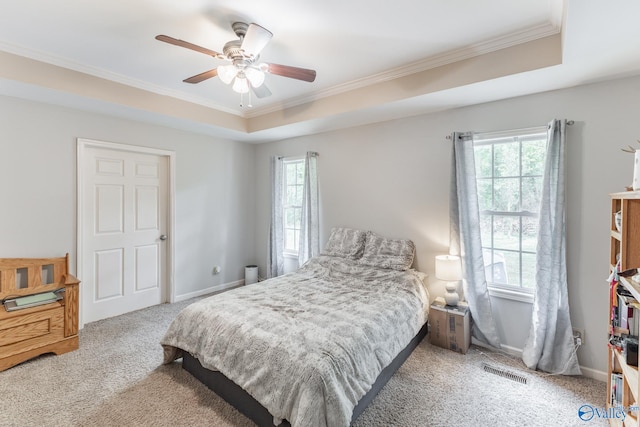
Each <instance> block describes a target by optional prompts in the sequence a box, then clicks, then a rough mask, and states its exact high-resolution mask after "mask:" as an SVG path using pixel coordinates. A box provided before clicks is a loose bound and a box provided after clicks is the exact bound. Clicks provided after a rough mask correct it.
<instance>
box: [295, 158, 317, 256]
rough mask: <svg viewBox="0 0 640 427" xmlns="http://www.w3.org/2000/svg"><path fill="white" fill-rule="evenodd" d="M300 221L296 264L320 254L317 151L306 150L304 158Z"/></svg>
mask: <svg viewBox="0 0 640 427" xmlns="http://www.w3.org/2000/svg"><path fill="white" fill-rule="evenodd" d="M302 194H303V196H302V222H301V226H300V242H299V243H300V246H299V249H298V265H299V266H301V265H302V264H304V263H305V262H307V261H308V260H309V258H312V257H314V256H317V255H319V254H320V218H319V206H318V153H314V152H307V154H306V156H305V159H304V189H303V192H302Z"/></svg>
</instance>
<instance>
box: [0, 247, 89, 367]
mask: <svg viewBox="0 0 640 427" xmlns="http://www.w3.org/2000/svg"><path fill="white" fill-rule="evenodd" d="M68 269H69V255H68V254H67V255H66V256H65V257H59V258H0V300H2V301H3V302H4V301H5V300H7V299H9V298H14V297H20V296H27V295H34V294H39V293H42V292H50V291H58V292H61V294H63V295H64V297H63V298H62V299H61V300H59V301H55V302H50V303H47V304H42V305H38V306H35V307H29V308H23V309H19V310H15V311H7V310H6V309H5V306H4V305H2V306H0V371H3V370H5V369H8V368H10V367H12V366H15V365H17V364H19V363H22V362H24V361H26V360H29V359H31V358H33V357H36V356H39V355H42V354H45V353H55V354H62V353H66V352H69V351H72V350H75V349H77V348H78V346H79V340H78V303H79V286H80V281H79V280H78V279H76V278H75V277H73V276H72V275H70V274H69V273H68ZM62 289H64V291H62ZM62 292H63V293H62Z"/></svg>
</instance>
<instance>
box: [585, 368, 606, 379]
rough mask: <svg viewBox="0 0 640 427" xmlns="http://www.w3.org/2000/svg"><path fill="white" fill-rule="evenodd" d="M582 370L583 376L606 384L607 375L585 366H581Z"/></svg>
mask: <svg viewBox="0 0 640 427" xmlns="http://www.w3.org/2000/svg"><path fill="white" fill-rule="evenodd" d="M580 370H581V371H582V376H584V377H588V378H593V379H594V380H598V381H602V382H605V381H607V373H606V372H602V371H599V370H597V369H592V368H585V367H584V366H580Z"/></svg>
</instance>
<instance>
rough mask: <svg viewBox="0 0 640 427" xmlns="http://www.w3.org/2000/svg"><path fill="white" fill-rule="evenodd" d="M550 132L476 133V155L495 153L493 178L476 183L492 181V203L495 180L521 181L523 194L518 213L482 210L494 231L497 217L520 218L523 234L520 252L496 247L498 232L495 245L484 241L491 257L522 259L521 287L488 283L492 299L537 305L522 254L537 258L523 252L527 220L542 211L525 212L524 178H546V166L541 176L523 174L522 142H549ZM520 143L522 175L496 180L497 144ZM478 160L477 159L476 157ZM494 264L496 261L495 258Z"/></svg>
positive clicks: (484, 247)
mask: <svg viewBox="0 0 640 427" xmlns="http://www.w3.org/2000/svg"><path fill="white" fill-rule="evenodd" d="M547 130H548V127H547V126H540V127H534V128H526V129H518V130H507V131H500V132H482V133H475V134H474V135H473V147H474V154H475V153H476V151H475V149H476V148H477V147H479V146H487V145H488V146H491V147H492V148H491V150H492V152H491V153H492V155H491V176H490V177H478V176H476V182H480V181H481V180H487V179H489V180H491V195H492V200H493V197H494V195H495V191H496V186H495V181H496V178H498V179H513V178H517V179H518V186H519V188H518V191H519V198H518V204H519V209H518V210H516V211H503V210H496V209H485V210H481V211H480V212H479V213H480V218H481V221H482V220H483V219H485V218H486V217H487V216H489V217H490V221H491V229H492V230H493V224H494V220H495V217H496V216H509V217H512V218H518V220H519V225H520V226H519V231H518V249H517V250H516V249H505V248H496V247H495V240H494V237H495V236H494V233H493V232H492V233H491V242H489V243H487V242H484V241H483V242H482V248H483V251H485V250H489V251H491V254H492V256H493V254H494V252H495V251H496V250H498V251H500V252H511V253H516V254H518V260H519V266H518V267H519V268H518V270H519V275H520V277H519V280H518V283H519V284H518V285H513V284H501V283H494V282H490V281H487V287H488V290H489V295H491V296H497V297H500V298H506V299H511V300H516V301H521V302H527V303H533V299H534V296H535V288H527V287H524V286H523V284H522V282H523V280H522V277H523V271H522V270H523V269H522V265H523V262H522V255H523V254H525V255H535V254H536V251H531V250H528V249H524V250H523V244H522V243H523V218H538V217H539V209H538V211H536V212H531V211H528V210H523V209H522V205H523V196H524V194H523V191H522V189H523V179H526V178H541V179H544V164H543V165H540V166H542V167H543V168H542V172H541V174H536V175H532V174H529V175H523V167H522V166H523V161H522V159H523V149H522V143H523V142H526V141H527V140H528V141H532V140H540V139H544V140H546V139H547ZM515 142H517V143H518V162H519V164H518V174H517V175H508V176H498V177H496V165H495V155H494V149H495V146H496V145H499V144H506V143H515ZM474 157H475V156H474ZM543 163H544V159H543ZM492 262H493V259H492Z"/></svg>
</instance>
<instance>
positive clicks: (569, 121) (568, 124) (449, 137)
mask: <svg viewBox="0 0 640 427" xmlns="http://www.w3.org/2000/svg"><path fill="white" fill-rule="evenodd" d="M574 123H575V121H573V120H567V126H572V125H573V124H574ZM445 139H448V140H451V135H447V136H445Z"/></svg>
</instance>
